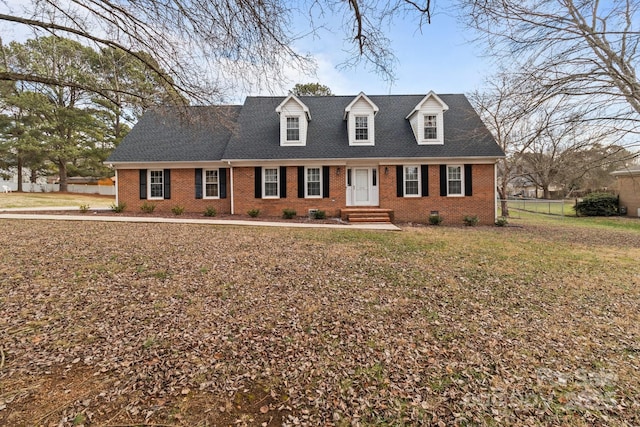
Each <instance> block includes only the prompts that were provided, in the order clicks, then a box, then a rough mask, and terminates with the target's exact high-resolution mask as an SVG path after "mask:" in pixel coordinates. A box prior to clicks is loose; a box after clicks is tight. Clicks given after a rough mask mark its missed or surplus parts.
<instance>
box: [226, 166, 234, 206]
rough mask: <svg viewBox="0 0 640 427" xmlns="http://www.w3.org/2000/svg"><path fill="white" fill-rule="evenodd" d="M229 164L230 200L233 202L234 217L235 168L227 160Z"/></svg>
mask: <svg viewBox="0 0 640 427" xmlns="http://www.w3.org/2000/svg"><path fill="white" fill-rule="evenodd" d="M227 164H228V165H229V199H230V201H231V215H234V213H235V212H234V211H235V208H234V203H233V166H231V162H230V161H228V160H227Z"/></svg>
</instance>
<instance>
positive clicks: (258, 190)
mask: <svg viewBox="0 0 640 427" xmlns="http://www.w3.org/2000/svg"><path fill="white" fill-rule="evenodd" d="M254 174H255V197H256V199H261V198H262V168H261V167H260V166H256V167H255V168H254Z"/></svg>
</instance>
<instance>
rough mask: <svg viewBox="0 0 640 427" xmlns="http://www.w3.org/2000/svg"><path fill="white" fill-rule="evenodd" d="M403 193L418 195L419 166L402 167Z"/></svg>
mask: <svg viewBox="0 0 640 427" xmlns="http://www.w3.org/2000/svg"><path fill="white" fill-rule="evenodd" d="M404 195H405V196H407V197H417V196H420V168H419V167H418V166H405V167H404Z"/></svg>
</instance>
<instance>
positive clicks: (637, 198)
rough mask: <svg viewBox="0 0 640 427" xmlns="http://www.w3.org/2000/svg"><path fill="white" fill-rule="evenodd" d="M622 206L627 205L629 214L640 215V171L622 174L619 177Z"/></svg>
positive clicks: (618, 184) (618, 183)
mask: <svg viewBox="0 0 640 427" xmlns="http://www.w3.org/2000/svg"><path fill="white" fill-rule="evenodd" d="M617 186H618V194H619V195H620V206H626V208H627V215H628V216H633V217H636V216H638V209H640V173H639V174H637V175H622V176H618V178H617Z"/></svg>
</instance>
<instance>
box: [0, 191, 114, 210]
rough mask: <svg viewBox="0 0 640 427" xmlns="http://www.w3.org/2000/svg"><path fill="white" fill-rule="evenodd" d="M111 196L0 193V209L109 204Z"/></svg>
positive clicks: (112, 198) (112, 199)
mask: <svg viewBox="0 0 640 427" xmlns="http://www.w3.org/2000/svg"><path fill="white" fill-rule="evenodd" d="M114 201H115V197H113V196H100V195H97V194H79V193H0V209H7V208H41V207H60V206H78V207H79V206H80V205H89V206H109V205H110V204H112V203H113V202H114Z"/></svg>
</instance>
